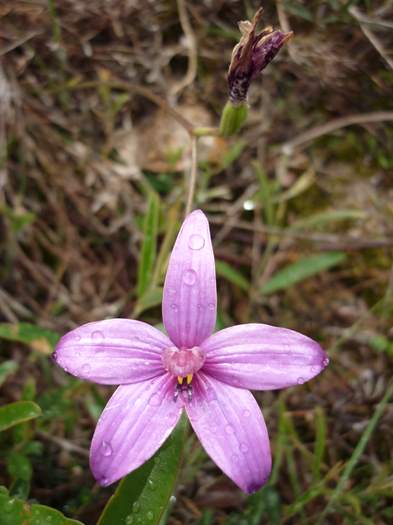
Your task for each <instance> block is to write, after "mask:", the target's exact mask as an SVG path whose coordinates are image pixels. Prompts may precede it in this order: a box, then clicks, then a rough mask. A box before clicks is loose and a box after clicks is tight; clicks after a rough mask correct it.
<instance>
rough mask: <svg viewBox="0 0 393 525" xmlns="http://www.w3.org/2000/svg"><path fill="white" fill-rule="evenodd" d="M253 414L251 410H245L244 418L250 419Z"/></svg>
mask: <svg viewBox="0 0 393 525" xmlns="http://www.w3.org/2000/svg"><path fill="white" fill-rule="evenodd" d="M250 415H251V412H250V411H249V410H243V416H244V417H250Z"/></svg>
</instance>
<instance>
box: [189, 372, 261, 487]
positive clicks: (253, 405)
mask: <svg viewBox="0 0 393 525" xmlns="http://www.w3.org/2000/svg"><path fill="white" fill-rule="evenodd" d="M193 387H194V393H193V400H192V402H191V403H189V404H186V405H185V407H186V410H187V413H188V416H189V418H190V421H191V425H192V426H193V428H194V430H195V433H196V434H197V436H198V438H199V440H200V441H201V443H202V445H203V447H204V449H205V450H206V452H207V453H208V454H209V456H210V457H211V458H212V459H213V461H214V462H215V463H217V465H218V466H219V467H220V468H221V469H222V470H223V471H224V472H225V474H226V475H227V476H229V477H230V478H231V479H232V480H233V481H234V482H235V483H236V484H237V485H238V486H239V487H240V488H241V489H242V490H243V491H245V492H247V493H252V492H255V491H256V490H258V489H259V488H260V487H261V486H262V485H263V484H264V483H266V481H267V479H268V477H269V474H270V471H271V454H270V445H269V436H268V433H267V429H266V425H265V421H264V419H263V416H262V413H261V411H260V409H259V407H258V405H257V402H256V401H255V399H254V397H253V396H252V394H251V393H250V392H248V391H247V390H242V389H239V388H233V387H231V386H229V385H226V384H225V383H221V382H220V381H216V380H215V379H214V378H212V377H209V376H207V375H206V374H204V373H203V372H199V373H198V374H197V376H196V377H195V378H194V380H193Z"/></svg>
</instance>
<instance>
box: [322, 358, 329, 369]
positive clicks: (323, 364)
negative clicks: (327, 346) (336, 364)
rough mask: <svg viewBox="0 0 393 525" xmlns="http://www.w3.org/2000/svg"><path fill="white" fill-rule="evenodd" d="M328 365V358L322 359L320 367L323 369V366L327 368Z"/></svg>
mask: <svg viewBox="0 0 393 525" xmlns="http://www.w3.org/2000/svg"><path fill="white" fill-rule="evenodd" d="M328 364H329V358H328V357H325V358H324V359H322V366H323V367H324V368H325V366H327V365H328Z"/></svg>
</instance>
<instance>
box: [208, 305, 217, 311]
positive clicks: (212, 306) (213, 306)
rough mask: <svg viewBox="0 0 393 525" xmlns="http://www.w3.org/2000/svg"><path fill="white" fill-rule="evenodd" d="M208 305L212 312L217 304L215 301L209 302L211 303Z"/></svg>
mask: <svg viewBox="0 0 393 525" xmlns="http://www.w3.org/2000/svg"><path fill="white" fill-rule="evenodd" d="M207 307H208V308H209V310H210V311H211V312H212V311H213V310H214V309H215V307H216V305H215V303H209V304H208V305H207Z"/></svg>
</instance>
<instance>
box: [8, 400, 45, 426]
mask: <svg viewBox="0 0 393 525" xmlns="http://www.w3.org/2000/svg"><path fill="white" fill-rule="evenodd" d="M41 414H42V412H41V408H40V407H39V406H38V405H37V404H36V403H33V401H15V402H14V403H9V404H8V405H5V406H3V407H0V432H1V431H3V430H6V429H7V428H11V427H13V426H15V425H18V424H19V423H24V422H25V421H29V420H30V419H35V418H36V417H39V416H40V415H41Z"/></svg>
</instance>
